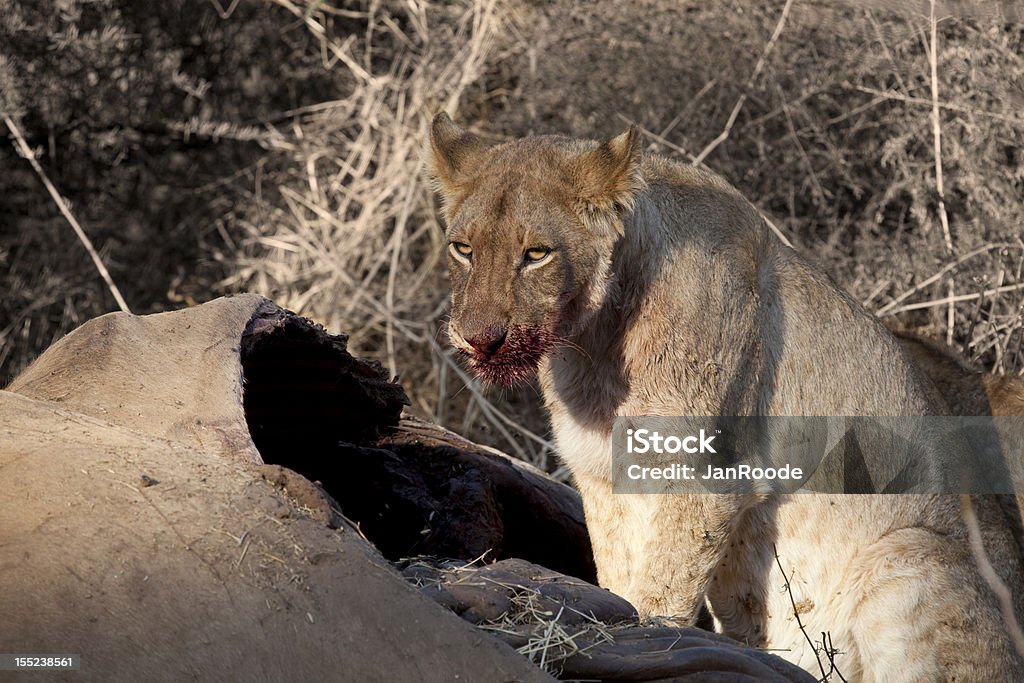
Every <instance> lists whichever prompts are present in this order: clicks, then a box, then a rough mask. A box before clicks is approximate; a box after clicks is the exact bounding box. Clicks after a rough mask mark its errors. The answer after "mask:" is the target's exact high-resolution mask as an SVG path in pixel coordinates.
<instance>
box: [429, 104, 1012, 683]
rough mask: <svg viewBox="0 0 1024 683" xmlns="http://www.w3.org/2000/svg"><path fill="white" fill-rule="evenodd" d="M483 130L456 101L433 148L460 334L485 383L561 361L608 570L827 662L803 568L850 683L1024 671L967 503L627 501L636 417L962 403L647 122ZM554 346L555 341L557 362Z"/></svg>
mask: <svg viewBox="0 0 1024 683" xmlns="http://www.w3.org/2000/svg"><path fill="white" fill-rule="evenodd" d="M451 141H456V142H455V143H454V144H452V143H451ZM466 141H467V138H466V137H465V134H464V133H462V132H461V131H460V129H458V128H457V127H456V126H454V124H452V123H451V121H450V120H449V119H448V117H447V116H445V115H440V116H439V117H438V118H437V119H436V120H435V124H434V128H433V135H432V151H431V155H430V156H431V161H430V163H431V166H432V168H433V173H434V177H435V178H436V179H437V180H438V184H439V189H440V190H441V192H442V195H443V197H444V202H445V216H446V219H447V222H448V235H449V239H451V240H452V241H454V242H458V243H460V244H465V245H468V246H467V248H471V250H472V258H471V259H460V258H458V257H457V256H454V255H453V256H452V258H451V261H450V266H451V276H452V319H451V323H450V325H449V332H450V337H451V339H452V342H453V343H454V344H455V345H456V347H457V348H459V349H460V351H462V352H463V353H464V354H465V355H466V356H467V357H468V358H469V360H470V364H471V365H472V366H473V367H474V369H475V370H477V371H478V372H479V373H481V374H482V375H483V376H484V377H489V378H492V379H494V378H496V379H499V380H503V379H504V378H506V377H508V376H510V375H509V374H508V373H507V372H505V371H506V370H507V369H508V368H510V367H512V368H515V369H516V370H517V372H518V370H519V369H521V366H527V365H529V364H530V363H533V364H534V365H536V366H538V372H539V377H540V382H541V386H542V388H543V392H544V398H545V402H546V404H547V406H548V409H549V411H550V414H551V420H552V427H553V430H554V434H555V438H556V441H557V444H558V448H559V452H560V455H561V456H562V458H563V459H564V460H565V462H566V464H567V465H568V467H569V468H570V469H571V471H572V474H573V477H574V478H575V481H576V483H577V485H578V487H579V490H580V493H581V494H582V497H583V502H584V507H585V511H586V515H587V522H588V526H589V528H590V531H591V536H592V540H593V545H594V552H595V557H596V561H597V565H598V572H599V578H600V582H601V584H602V585H603V586H605V587H607V588H609V589H610V590H612V591H614V592H616V593H618V594H620V595H622V596H624V597H626V598H627V599H629V600H630V601H632V602H633V603H634V605H636V606H637V607H638V608H639V609H640V610H641V612H643V613H645V614H659V615H674V616H676V617H677V618H678V619H679V620H681V621H685V622H691V621H692V620H693V619H694V618H695V617H696V615H697V612H698V609H699V608H700V606H701V604H702V603H703V602H704V601H706V602H707V604H708V606H709V608H710V609H711V611H712V613H713V615H714V617H715V623H716V627H717V628H718V630H720V631H721V632H723V633H726V634H728V635H730V636H733V637H735V638H737V639H739V640H741V641H745V642H748V643H751V644H756V645H761V646H765V647H770V648H773V649H776V651H777V652H778V654H780V655H781V656H783V657H786V658H788V659H790V660H791V661H794V662H796V663H798V664H799V665H801V666H803V667H805V668H806V669H807V670H809V671H812V672H816V673H817V672H818V664H817V661H816V658H815V655H814V652H813V651H812V649H811V648H810V647H809V646H808V644H807V643H806V639H805V636H804V634H803V633H801V631H800V629H799V627H798V625H797V623H796V619H795V618H794V614H793V608H792V606H791V604H790V594H789V592H787V590H786V589H785V583H786V581H785V579H784V578H783V575H782V573H781V572H780V570H779V566H778V565H779V564H781V565H782V567H783V568H784V570H785V573H786V575H787V576H788V577H789V579H790V581H789V585H790V589H791V591H792V596H793V599H794V600H795V601H796V602H797V604H798V606H799V611H800V618H801V619H802V620H803V624H804V625H805V627H806V631H807V633H808V634H809V635H810V636H811V637H812V638H813V639H815V640H819V641H820V639H821V635H820V634H821V633H822V632H829V633H830V634H831V638H832V643H833V645H834V646H835V647H836V648H838V649H839V650H840V652H841V654H839V655H838V656H837V657H836V662H837V664H838V666H839V668H840V669H841V671H842V673H843V675H844V676H846V677H847V679H848V680H871V681H883V680H936V679H956V680H1001V679H1010V678H1012V677H1013V676H1014V675H1015V674H1014V672H1019V671H1021V670H1022V667H1024V663H1022V661H1021V659H1020V658H1019V656H1018V655H1017V654H1016V653H1015V651H1014V648H1013V646H1012V644H1011V643H1010V641H1009V639H1008V637H1007V635H1006V629H1005V627H1004V624H1003V621H1002V619H1001V618H1000V615H999V612H998V607H997V603H996V600H995V598H994V596H993V595H992V593H991V591H990V590H989V589H988V587H987V585H986V584H985V582H984V581H983V580H982V579H981V578H980V576H979V574H978V572H977V570H976V568H975V565H974V561H973V558H972V556H971V551H970V549H969V547H968V544H967V540H966V530H965V528H964V525H963V523H962V520H961V518H960V511H959V502H958V499H957V498H956V497H955V496H930V495H905V496H880V495H856V496H829V495H803V494H801V495H791V496H781V495H778V496H733V495H692V496H657V495H625V494H613V493H612V491H611V482H610V472H611V467H610V454H611V439H610V432H611V426H612V421H613V419H614V417H615V416H616V415H757V414H760V415H837V416H844V415H869V414H875V415H921V414H932V413H936V412H940V411H942V410H944V407H943V406H942V405H941V399H940V398H939V397H938V395H937V394H936V392H935V389H934V387H933V386H932V385H931V383H930V382H928V381H927V380H926V379H924V378H923V377H922V376H921V375H920V374H919V371H918V370H917V369H916V368H915V367H914V366H913V365H912V364H911V363H910V362H909V361H908V360H907V359H906V357H905V356H904V354H903V352H902V351H901V349H900V347H899V345H898V343H897V342H896V341H895V340H894V339H893V338H892V336H891V335H890V334H889V333H888V332H887V331H886V330H885V328H884V327H883V326H882V325H881V324H880V323H879V322H878V321H877V320H876V319H875V318H873V317H872V316H870V315H869V314H868V313H866V312H865V311H864V310H863V309H862V308H861V307H860V306H859V305H858V304H857V303H856V302H854V301H853V300H852V299H851V298H850V297H849V296H847V295H846V294H845V293H844V292H842V291H841V290H839V289H838V288H837V287H836V286H835V285H834V284H833V283H832V282H831V281H830V280H829V278H828V277H827V276H825V275H824V274H823V273H821V272H820V271H819V270H818V269H816V268H815V267H813V266H812V265H810V264H809V263H807V262H805V261H804V260H802V259H801V258H800V257H798V256H797V255H796V254H795V253H794V252H793V251H791V250H789V249H786V248H784V247H782V246H781V245H779V244H778V242H777V241H776V240H773V239H771V238H770V236H769V235H768V233H767V230H766V229H765V225H764V222H763V221H762V219H761V218H760V216H759V214H758V213H757V211H756V210H755V209H754V208H753V207H752V206H751V205H750V204H749V203H748V202H747V201H746V200H745V199H744V198H743V197H742V196H741V195H740V194H739V193H738V192H736V190H734V189H733V188H732V187H731V186H729V185H728V184H727V183H726V182H725V181H723V180H722V179H720V178H718V177H716V176H714V175H711V174H709V173H706V172H703V171H701V170H698V169H694V168H692V167H689V166H683V165H680V164H676V163H672V162H670V161H667V160H665V159H662V158H658V157H654V156H644V155H642V154H641V153H640V151H639V146H638V144H637V142H636V136H635V134H634V133H632V132H627V133H625V134H623V135H622V136H619V137H618V138H616V139H614V140H612V141H609V142H607V143H605V144H603V145H599V144H598V143H594V142H589V141H580V140H570V139H566V138H557V137H544V138H526V139H522V140H515V141H512V142H509V143H505V144H502V145H498V146H495V147H486V146H484V145H482V144H480V143H479V141H476V140H470V141H469V143H468V145H469V146H468V147H466V144H467V143H466ZM601 187H604V188H605V192H607V193H609V194H608V195H607V196H605V197H604V198H601V197H598V196H595V195H594V194H593V191H594V189H595V188H601ZM627 195H628V196H627ZM537 243H544V244H545V245H546V246H547V247H550V248H551V249H552V252H551V253H552V256H551V258H550V259H549V260H548V261H547V262H546V263H545V264H544V265H543V266H540V267H528V266H527V265H526V264H525V262H524V260H523V250H524V249H528V248H531V246H532V245H535V244H537ZM481 329H486V330H491V331H492V333H493V332H495V331H507V332H508V338H507V341H506V343H505V345H504V346H502V347H501V348H500V349H499V350H497V351H496V352H494V353H493V354H491V355H488V354H480V353H477V352H476V351H474V350H473V348H470V347H469V346H468V345H467V344H466V343H465V340H466V339H467V338H469V337H470V336H471V335H473V334H476V333H477V332H478V331H479V330H481ZM531 339H541V340H545V341H546V344H547V345H546V346H544V347H543V355H542V357H539V358H538V359H537V360H536V362H535V361H534V356H533V355H532V352H531V351H530V349H531V346H530V343H529V340H531ZM523 349H526V350H525V351H524V350H523ZM516 376H518V375H516ZM975 506H976V508H977V510H978V514H979V518H980V519H981V524H982V529H983V531H984V535H985V542H986V544H987V548H988V550H989V553H990V555H992V556H993V557H997V558H998V562H996V563H995V566H996V567H997V570H998V571H999V572H1000V573H1001V575H1002V578H1003V580H1004V581H1006V582H1007V584H1008V585H1009V586H1010V588H1011V590H1012V591H1013V594H1014V596H1015V598H1017V600H1018V604H1017V609H1018V613H1020V612H1021V611H1022V610H1021V605H1020V596H1021V594H1022V589H1024V586H1022V566H1021V558H1020V556H1019V552H1018V550H1017V547H1016V545H1015V543H1014V541H1013V538H1012V536H1011V534H1010V530H1009V529H1008V528H1007V524H1006V522H1005V519H1004V518H1003V517H1002V516H1001V514H1000V511H999V510H998V509H997V507H998V506H996V505H995V504H994V503H993V502H992V501H990V500H988V499H984V498H977V499H976V502H975ZM776 550H777V552H778V560H776V554H775V553H776Z"/></svg>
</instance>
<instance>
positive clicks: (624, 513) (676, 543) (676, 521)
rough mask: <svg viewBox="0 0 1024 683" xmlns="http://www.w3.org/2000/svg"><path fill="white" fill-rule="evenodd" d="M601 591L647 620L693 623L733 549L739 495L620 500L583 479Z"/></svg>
mask: <svg viewBox="0 0 1024 683" xmlns="http://www.w3.org/2000/svg"><path fill="white" fill-rule="evenodd" d="M577 486H579V489H580V494H581V496H582V498H583V507H584V511H585V512H586V516H587V528H588V529H589V531H590V539H591V543H592V545H593V548H594V560H595V563H596V565H597V572H598V581H599V583H600V584H601V586H602V587H604V588H607V589H608V590H610V591H612V592H613V593H616V594H617V595H620V596H622V597H624V598H626V599H627V600H629V601H630V602H631V603H632V604H633V606H634V607H636V608H637V611H639V612H640V614H641V616H661V617H671V618H672V619H673V620H674V621H676V622H679V623H681V624H692V623H693V622H694V621H695V620H696V618H697V614H698V612H699V610H700V607H701V605H702V604H703V602H704V595H705V593H706V591H707V587H708V583H709V582H710V580H711V577H712V575H713V574H714V572H715V569H716V567H717V566H718V564H719V562H720V561H721V558H722V557H723V555H724V554H725V552H726V548H727V547H728V545H729V542H730V539H729V533H730V530H731V529H732V527H733V522H734V520H735V518H736V516H737V514H738V512H739V510H740V506H741V499H740V497H739V496H727V495H712V494H706V495H705V494H700V495H697V494H693V495H667V494H621V493H620V494H617V493H612V488H611V483H610V482H609V481H607V480H604V479H596V478H594V479H588V478H587V477H577Z"/></svg>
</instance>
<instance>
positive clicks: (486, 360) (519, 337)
mask: <svg viewBox="0 0 1024 683" xmlns="http://www.w3.org/2000/svg"><path fill="white" fill-rule="evenodd" d="M551 346H552V339H551V335H550V334H549V333H548V332H547V331H545V330H543V329H541V328H540V327H526V326H521V325H519V326H513V327H510V328H509V329H508V332H507V334H506V337H505V343H504V344H502V346H501V348H500V349H498V351H497V352H496V353H495V354H494V355H492V356H484V355H482V354H478V353H473V352H472V351H466V350H465V349H459V353H460V354H461V355H462V356H464V357H465V358H466V360H467V362H468V364H469V367H470V369H472V370H473V372H474V373H475V374H476V375H477V376H478V377H479V378H480V379H482V380H484V381H485V382H489V383H491V384H498V385H501V386H504V387H511V386H513V385H515V384H518V383H520V382H524V381H526V380H528V379H529V378H530V377H531V376H532V375H533V374H534V373H535V372H536V371H537V365H538V364H539V363H540V359H541V358H543V357H544V354H545V353H547V352H548V350H549V349H550V348H551Z"/></svg>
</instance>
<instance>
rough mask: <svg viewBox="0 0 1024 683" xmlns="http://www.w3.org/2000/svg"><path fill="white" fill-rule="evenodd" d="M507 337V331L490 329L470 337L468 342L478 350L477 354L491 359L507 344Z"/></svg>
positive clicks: (496, 328) (497, 328)
mask: <svg viewBox="0 0 1024 683" xmlns="http://www.w3.org/2000/svg"><path fill="white" fill-rule="evenodd" d="M505 335H506V330H504V329H502V328H500V327H488V328H487V329H486V330H484V331H483V332H481V333H480V334H477V335H474V336H472V337H468V338H467V339H466V342H467V343H468V344H469V345H470V346H472V347H473V348H474V349H476V352H477V353H479V354H481V355H483V356H486V357H488V358H489V357H491V356H493V355H494V354H496V353H497V352H498V349H500V348H501V345H502V344H504V343H505Z"/></svg>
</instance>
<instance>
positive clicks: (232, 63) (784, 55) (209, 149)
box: [0, 0, 1024, 469]
mask: <svg viewBox="0 0 1024 683" xmlns="http://www.w3.org/2000/svg"><path fill="white" fill-rule="evenodd" d="M41 5H43V6H41V7H38V8H35V9H32V10H29V9H25V8H23V7H21V6H20V5H18V4H17V3H14V2H13V0H0V26H3V28H2V29H0V44H3V45H5V46H7V47H5V48H2V49H0V50H7V53H6V54H4V53H2V52H0V109H3V110H4V111H5V112H8V113H10V114H11V115H12V116H13V117H14V119H15V120H17V121H18V122H19V125H20V126H21V127H22V128H23V130H24V131H25V134H26V137H27V138H28V139H29V142H30V144H31V145H32V146H33V147H34V148H35V150H36V153H37V155H38V156H39V158H40V162H41V164H42V166H43V168H44V169H45V170H46V171H47V173H49V174H50V175H51V177H52V178H53V180H54V183H55V184H56V186H57V187H58V188H60V189H61V191H62V192H64V193H65V194H66V195H67V196H68V197H69V198H70V199H71V200H72V208H73V210H74V211H75V212H76V214H77V215H78V217H79V218H80V219H81V221H82V223H83V226H84V228H85V230H86V231H87V232H88V233H89V234H90V235H91V236H92V238H93V240H94V242H95V243H96V245H97V248H98V249H99V251H100V255H101V256H102V257H103V258H104V260H105V262H106V263H107V265H108V267H109V268H110V271H111V274H112V277H113V279H114V280H115V281H116V282H117V283H118V285H119V286H120V287H121V289H122V290H123V291H124V293H125V297H126V299H127V300H128V302H129V304H130V305H131V306H132V308H133V310H135V311H136V312H147V311H151V310H160V309H164V308H169V307H174V306H180V305H185V304H187V303H190V302H191V301H201V300H206V299H208V298H212V297H213V296H215V295H217V294H221V293H225V292H232V291H245V290H248V291H257V292H260V293H263V294H266V295H267V296H269V297H271V298H273V299H275V300H276V301H277V302H278V303H280V304H281V305H283V306H286V307H289V308H292V309H293V310H296V311H298V312H300V313H303V314H305V315H307V316H309V317H312V318H314V319H316V320H318V321H321V322H323V323H325V324H326V325H327V326H328V328H329V329H331V330H334V331H337V330H340V331H345V332H347V333H349V334H350V335H351V348H352V350H353V351H354V352H355V353H358V354H362V355H366V356H372V357H375V358H378V359H380V360H381V361H382V362H384V363H385V364H386V365H388V366H389V367H390V368H392V369H394V371H395V372H396V374H399V375H400V377H401V379H402V381H403V384H405V386H406V388H407V390H408V392H409V394H410V396H411V397H412V399H413V406H412V410H413V411H414V412H416V413H418V414H420V415H422V416H425V417H429V418H432V419H435V420H437V421H440V422H442V423H444V424H447V425H449V426H451V427H452V428H453V429H455V430H457V431H460V432H462V433H466V434H468V435H471V436H473V437H476V438H477V439H480V440H483V441H486V442H489V443H492V444H494V445H496V446H498V447H500V448H502V449H504V450H506V451H509V452H513V453H516V454H518V455H520V456H521V457H524V458H526V459H528V460H531V461H533V462H535V463H538V464H540V465H541V466H542V467H546V468H548V469H551V468H553V467H554V466H555V463H554V462H553V460H552V459H551V457H550V456H551V450H550V446H549V444H548V443H547V442H546V440H545V438H544V435H545V434H546V426H545V423H544V417H543V415H542V414H541V412H540V410H539V407H538V404H539V400H538V396H537V393H536V390H535V389H532V388H526V389H524V390H522V391H520V392H518V393H513V394H502V393H498V392H493V391H484V390H481V389H480V388H479V387H477V386H476V385H474V384H473V383H471V382H470V383H468V386H466V385H467V379H468V378H467V377H466V376H465V374H464V373H463V371H462V369H461V367H460V366H459V365H458V364H457V363H456V362H455V361H454V359H453V358H452V356H451V355H450V353H449V352H448V351H447V350H446V343H445V341H444V339H443V336H442V335H440V334H439V330H440V329H441V328H442V327H443V322H444V316H445V304H446V299H447V285H446V276H445V272H444V265H445V264H444V254H443V235H442V232H441V228H440V226H439V222H438V218H437V214H436V208H435V204H434V200H433V197H432V195H431V192H430V188H429V187H428V185H427V183H426V181H425V179H424V177H423V174H422V164H421V160H420V148H421V145H422V142H423V140H424V134H425V127H426V123H427V121H428V120H429V117H430V115H431V114H433V113H434V112H436V111H437V110H439V109H442V108H444V109H447V110H449V111H451V112H454V113H456V115H457V118H458V119H459V120H460V121H461V122H462V123H464V124H467V125H469V126H470V127H471V128H472V129H473V130H475V131H476V132H478V133H479V134H480V135H481V136H483V137H485V138H487V139H491V140H500V139H503V138H507V137H511V136H516V135H522V134H526V133H531V132H537V133H555V132H560V133H569V134H573V135H584V136H592V137H597V136H606V135H610V134H612V133H614V132H617V131H618V130H620V129H621V128H623V127H624V126H625V125H627V123H628V122H635V123H637V124H638V125H640V126H641V127H642V128H643V130H644V131H645V133H646V135H647V138H648V140H649V143H650V149H651V150H653V151H657V152H660V153H664V154H667V155H670V156H673V157H676V158H678V159H681V160H684V161H699V162H700V163H704V164H706V165H707V166H708V167H710V168H712V169H714V170H715V171H717V172H719V173H721V174H722V175H724V176H725V177H726V178H728V179H729V180H730V181H731V182H732V183H733V184H735V185H736V186H737V187H738V188H739V189H740V190H741V191H743V192H744V193H745V194H746V195H747V196H748V197H750V198H751V199H752V201H754V202H755V203H756V204H757V205H758V206H759V207H760V208H761V209H762V210H763V211H764V212H765V213H766V214H767V215H768V216H769V217H770V218H771V219H772V221H773V222H774V223H775V224H776V225H777V226H778V228H779V230H780V232H781V233H782V234H783V235H784V236H785V237H786V238H787V239H788V240H790V241H791V242H792V243H793V245H794V246H795V248H796V249H798V250H799V251H801V252H802V253H804V254H806V255H808V256H809V257H811V258H814V259H817V260H818V261H819V262H820V263H822V265H823V266H824V267H825V268H826V269H827V270H828V271H829V272H830V273H831V274H832V275H833V276H834V278H835V279H836V280H837V281H838V282H839V283H840V284H841V285H843V286H844V287H846V288H847V289H849V290H850V291H852V292H853V293H854V295H855V296H856V297H857V298H858V299H860V300H861V301H863V302H864V303H865V305H866V306H867V307H868V308H869V309H871V310H873V311H875V312H877V313H878V314H880V315H885V316H898V317H899V320H900V322H901V324H903V325H905V326H909V327H913V328H917V329H920V330H923V331H924V332H926V333H928V334H931V335H933V336H940V337H945V338H947V339H949V340H950V341H951V342H953V343H955V344H956V345H957V346H959V347H960V348H962V349H963V350H964V351H965V353H966V355H967V356H968V357H969V358H971V359H972V360H973V361H974V362H975V363H977V364H978V365H979V366H981V367H984V368H985V369H988V370H991V371H994V372H999V373H1006V374H1022V373H1024V350H1022V344H1024V317H1022V315H1024V272H1022V270H1024V241H1022V239H1024V218H1022V215H1024V211H1022V207H1024V115H1022V114H1021V113H1020V112H1021V111H1024V23H1014V22H1013V21H1012V20H1013V19H1014V17H1005V16H1002V15H995V14H992V13H991V12H990V13H988V14H984V13H982V10H980V9H979V10H978V14H976V15H970V14H967V15H964V14H958V15H957V16H948V15H945V14H944V10H943V8H942V7H941V6H940V7H939V8H938V12H937V22H936V26H935V29H934V31H933V30H932V25H931V22H930V18H929V16H928V15H927V14H920V13H916V12H911V11H909V10H908V11H896V10H895V9H891V8H887V7H888V4H887V3H867V4H866V6H868V7H873V8H874V9H863V7H861V8H856V9H854V8H851V7H849V6H847V5H846V4H845V3H837V2H824V1H812V0H802V1H797V2H782V1H780V2H778V3H776V6H774V7H770V8H763V7H761V6H757V7H756V8H755V7H754V6H753V5H752V4H750V3H745V2H731V3H713V4H708V3H686V4H682V3H676V2H667V1H665V0H643V1H641V2H636V3H613V2H597V3H570V2H565V1H559V2H554V3H537V2H530V1H528V0H460V1H458V2H451V3H441V2H428V1H426V0H408V1H405V2H400V1H398V0H379V1H378V0H374V1H372V2H371V1H366V2H355V3H344V4H342V3H332V2H321V1H320V0H267V1H266V2H263V3H257V2H245V3H237V2H232V3H228V2H225V1H222V2H220V3H218V2H217V0H207V1H204V2H199V1H198V0H196V1H195V2H192V3H186V5H188V7H187V8H186V9H185V10H171V9H166V8H155V9H153V8H150V6H149V5H148V4H147V3H141V2H133V1H132V0H101V1H100V2H96V3H80V2H78V1H77V0H62V1H61V2H57V3H55V4H54V5H53V7H50V6H49V3H41ZM892 5H894V6H895V5H896V3H892ZM940 5H941V3H940ZM968 5H969V3H968ZM923 6H924V7H925V9H927V3H925V4H924V5H923ZM140 36H144V37H146V38H147V40H146V41H142V40H141V39H140ZM33 41H35V42H33ZM154 46H155V47H154ZM29 67H31V69H30V68H29ZM83 84H92V85H89V86H86V85H83ZM126 93H132V94H134V95H135V96H134V98H133V97H128V96H127V95H126ZM936 114H937V116H936ZM937 142H938V144H937ZM937 148H938V149H939V161H940V162H941V163H940V164H938V165H937V164H936V149H937ZM0 160H2V162H0V163H2V164H3V167H4V169H5V175H6V176H7V177H6V178H5V179H3V180H2V181H0V183H2V187H3V189H4V190H5V201H4V202H3V204H4V205H5V206H0V278H2V284H0V287H2V288H3V291H4V296H3V297H2V298H3V301H2V302H0V382H3V380H4V378H5V377H10V376H12V375H13V374H15V373H16V372H17V371H18V370H20V369H21V368H22V367H24V365H25V363H27V362H28V361H29V360H30V359H31V357H32V356H33V355H34V354H36V353H38V352H39V351H40V350H41V349H42V348H43V347H45V346H46V345H47V344H49V343H50V342H51V341H52V340H53V339H54V338H55V337H56V336H59V335H60V334H62V333H64V332H66V331H67V330H68V329H69V328H70V327H72V326H74V325H76V324H78V323H80V322H82V321H83V320H84V319H86V318H88V317H91V316H93V315H97V314H99V313H101V312H104V311H107V310H111V309H112V308H113V306H114V302H113V299H112V298H111V296H110V294H109V292H108V291H107V289H106V288H105V286H104V284H103V282H102V280H100V279H99V277H98V276H97V275H96V271H95V270H94V269H93V267H92V263H91V262H90V260H89V257H88V255H87V254H86V252H85V250H84V249H82V248H81V245H80V244H79V243H78V242H77V241H76V240H75V237H74V235H73V233H72V232H71V230H70V228H68V226H67V223H66V222H65V221H64V220H63V218H61V216H60V214H59V213H58V212H57V209H56V207H55V205H54V203H53V201H52V200H51V199H50V198H49V196H48V195H47V194H46V193H45V191H44V190H43V189H42V186H41V185H40V184H39V183H38V181H37V179H36V178H35V176H34V174H33V172H32V170H31V168H30V167H29V166H28V164H27V163H26V162H25V161H24V160H21V159H19V158H18V157H17V156H16V154H15V152H14V147H13V144H8V145H5V146H4V149H3V150H2V151H0ZM939 171H941V178H942V180H941V181H939ZM947 226H948V227H947Z"/></svg>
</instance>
